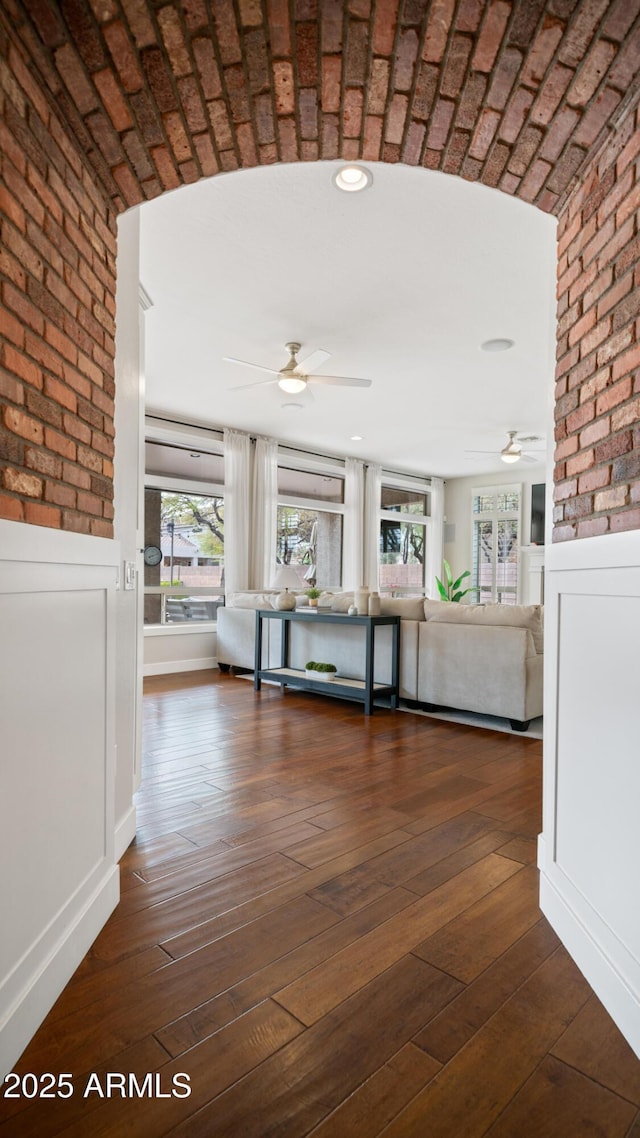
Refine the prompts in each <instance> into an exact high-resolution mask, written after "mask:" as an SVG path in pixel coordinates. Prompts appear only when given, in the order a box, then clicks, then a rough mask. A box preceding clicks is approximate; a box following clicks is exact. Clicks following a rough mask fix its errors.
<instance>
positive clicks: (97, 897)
mask: <svg viewBox="0 0 640 1138" xmlns="http://www.w3.org/2000/svg"><path fill="white" fill-rule="evenodd" d="M119 898H120V875H119V871H118V867H117V865H114V866H110V867H109V869H108V870H107V871H106V872H105V874H104V876H103V878H102V880H101V881H100V883H99V885H98V886H97V888H96V889H95V891H94V892H93V894H92V895H91V897H90V898H89V899H88V901H87V903H86V904H85V906H84V908H83V909H81V910H80V912H79V913H78V914H77V916H76V918H75V920H74V921H72V922H71V923H70V924H69V925H68V926H67V928H66V929H65V933H64V937H63V939H62V940H60V941H59V942H58V943H57V944H56V945H54V946H53V948H52V950H51V952H50V953H49V956H48V957H47V958H46V959H45V960H43V962H42V964H41V966H40V969H39V971H38V972H37V973H35V974H34V976H33V977H32V979H31V982H30V984H29V986H28V987H27V988H25V990H24V991H23V992H22V993H21V994H20V996H19V998H18V999H17V1000H16V1002H15V1004H14V1005H13V1007H11V1008H10V1009H9V1011H8V1012H7V1015H6V1017H5V1019H4V1021H3V1023H2V1024H1V1025H0V1079H2V1078H4V1076H5V1075H6V1074H7V1072H8V1071H11V1070H12V1068H13V1066H14V1065H15V1063H16V1061H17V1060H18V1059H19V1058H20V1056H21V1054H22V1052H23V1051H24V1049H25V1047H26V1046H27V1044H28V1043H29V1041H30V1040H31V1039H32V1037H33V1035H34V1034H35V1032H36V1031H37V1029H38V1028H39V1026H40V1024H41V1023H42V1021H43V1019H44V1018H45V1016H46V1015H47V1013H48V1012H49V1011H50V1010H51V1008H52V1007H53V1005H54V1003H55V1002H56V1000H57V998H58V996H59V995H60V993H61V992H62V990H63V988H64V987H65V985H66V984H67V983H68V982H69V980H70V979H71V977H72V976H73V973H74V972H75V970H76V968H77V967H78V965H79V964H80V962H81V961H82V959H83V957H84V956H85V955H86V953H87V952H88V950H89V948H90V947H91V945H92V944H93V942H94V940H95V939H96V937H97V935H98V933H99V932H100V930H101V928H102V927H103V925H104V924H105V923H106V921H107V920H108V919H109V917H110V916H111V913H112V912H113V910H114V909H115V907H116V905H117V904H118V900H119Z"/></svg>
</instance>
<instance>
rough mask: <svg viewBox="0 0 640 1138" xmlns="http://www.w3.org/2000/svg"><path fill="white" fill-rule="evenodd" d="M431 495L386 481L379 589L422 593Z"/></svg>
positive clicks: (382, 494) (382, 495) (382, 501)
mask: <svg viewBox="0 0 640 1138" xmlns="http://www.w3.org/2000/svg"><path fill="white" fill-rule="evenodd" d="M429 512H430V494H429V492H428V490H427V489H426V488H419V489H418V488H413V487H411V486H410V485H409V484H408V483H407V482H404V481H401V480H400V481H397V482H396V481H395V480H394V481H393V482H391V481H390V480H386V479H385V480H384V481H383V484H382V487H381V491H380V592H381V593H386V594H387V595H388V594H391V595H393V596H421V595H422V594H423V593H424V589H425V558H426V544H427V530H428V527H429Z"/></svg>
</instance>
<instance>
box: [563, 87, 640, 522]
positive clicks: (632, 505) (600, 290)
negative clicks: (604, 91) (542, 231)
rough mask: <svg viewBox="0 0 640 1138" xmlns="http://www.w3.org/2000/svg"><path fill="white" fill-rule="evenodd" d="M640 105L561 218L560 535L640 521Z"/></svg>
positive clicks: (622, 123) (635, 102) (628, 112)
mask: <svg viewBox="0 0 640 1138" xmlns="http://www.w3.org/2000/svg"><path fill="white" fill-rule="evenodd" d="M639 228H640V103H639V101H638V99H637V98H636V99H635V100H633V101H632V102H631V105H630V106H629V107H628V108H627V109H626V112H625V114H624V115H623V116H622V118H621V121H620V122H619V124H618V129H617V130H616V132H615V134H613V135H612V137H611V138H610V139H609V141H608V142H607V143H606V145H605V146H604V147H603V148H602V149H601V150H600V153H599V154H597V155H596V156H595V157H594V159H593V160H592V162H591V164H590V166H589V168H588V170H587V171H586V172H585V173H584V175H583V181H582V184H581V185H580V186H579V187H578V188H577V189H576V190H574V192H573V193H572V194H571V195H570V197H569V199H568V200H567V202H566V204H565V206H564V208H563V210H562V213H561V215H560V218H559V244H558V257H559V259H558V366H557V373H556V377H557V383H556V412H555V418H556V443H557V445H556V452H555V458H556V468H555V483H556V485H555V503H556V504H555V507H554V540H556V541H566V540H568V539H571V538H574V537H578V538H580V537H590V536H592V535H594V534H603V533H612V532H615V531H617V530H629V529H638V528H640V343H639V339H640V337H639V335H638V333H639V331H640V232H639Z"/></svg>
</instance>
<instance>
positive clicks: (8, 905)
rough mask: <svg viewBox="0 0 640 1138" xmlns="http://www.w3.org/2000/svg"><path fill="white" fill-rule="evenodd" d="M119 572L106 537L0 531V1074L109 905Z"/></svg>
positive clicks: (114, 890)
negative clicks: (0, 915) (0, 756)
mask: <svg viewBox="0 0 640 1138" xmlns="http://www.w3.org/2000/svg"><path fill="white" fill-rule="evenodd" d="M34 530H35V531H36V532H35V533H34V532H33V531H34ZM117 563H118V553H117V545H116V543H115V542H109V541H106V540H104V539H100V538H90V537H85V536H84V535H79V534H62V533H58V532H56V531H50V530H42V529H40V528H39V527H35V526H25V525H21V524H19V523H10V522H4V523H0V628H1V629H2V635H1V637H0V673H1V675H2V684H1V686H0V706H1V721H2V763H1V766H0V782H1V788H0V859H1V867H2V874H1V878H0V913H2V936H1V937H0V1067H1V1070H2V1073H3V1074H4V1073H5V1072H6V1070H7V1069H9V1068H10V1067H11V1065H12V1064H13V1063H14V1062H15V1060H16V1059H17V1058H18V1056H19V1055H20V1053H21V1052H22V1050H23V1049H24V1047H25V1045H26V1044H27V1043H28V1041H29V1038H30V1037H31V1035H32V1034H33V1032H34V1031H35V1030H36V1028H37V1027H38V1025H39V1023H40V1022H41V1020H42V1019H43V1018H44V1016H45V1015H46V1013H47V1011H48V1010H49V1008H50V1007H51V1005H52V1004H53V1002H54V1001H55V999H56V997H57V996H58V995H59V993H60V991H61V990H62V988H63V987H64V984H65V983H66V982H67V980H68V979H69V977H70V976H71V974H72V973H73V971H74V970H75V968H76V967H77V965H78V964H79V962H80V960H81V959H82V957H83V955H84V954H85V952H86V951H87V950H88V949H89V947H90V945H91V943H92V942H93V940H94V939H95V936H96V935H97V933H98V932H99V930H100V928H101V926H102V924H103V923H104V921H105V920H106V918H107V917H108V915H109V913H110V912H111V911H112V909H113V908H114V906H115V904H116V903H117V899H118V878H117V866H115V864H114V834H113V831H114V774H115V709H114V635H113V633H114V595H115V580H116V566H117Z"/></svg>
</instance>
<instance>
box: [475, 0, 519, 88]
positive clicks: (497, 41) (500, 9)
mask: <svg viewBox="0 0 640 1138" xmlns="http://www.w3.org/2000/svg"><path fill="white" fill-rule="evenodd" d="M510 15H511V4H507V3H505V2H504V0H492V2H491V3H490V4H489V5H488V6H487V10H486V12H485V15H484V19H483V22H482V26H481V29H480V35H479V36H478V38H477V41H476V47H475V51H474V53H473V59H472V63H471V66H472V67H473V69H474V71H485V72H490V71H491V69H492V68H493V66H494V64H495V61H496V57H497V55H498V52H499V50H500V46H501V44H502V40H503V37H504V33H505V29H506V26H507V23H508V21H509V16H510Z"/></svg>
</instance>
